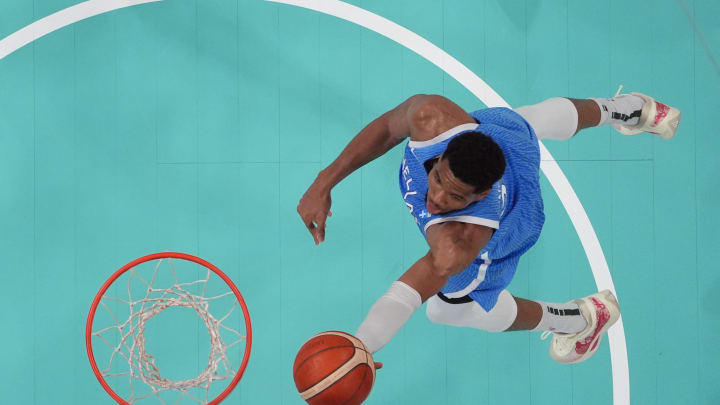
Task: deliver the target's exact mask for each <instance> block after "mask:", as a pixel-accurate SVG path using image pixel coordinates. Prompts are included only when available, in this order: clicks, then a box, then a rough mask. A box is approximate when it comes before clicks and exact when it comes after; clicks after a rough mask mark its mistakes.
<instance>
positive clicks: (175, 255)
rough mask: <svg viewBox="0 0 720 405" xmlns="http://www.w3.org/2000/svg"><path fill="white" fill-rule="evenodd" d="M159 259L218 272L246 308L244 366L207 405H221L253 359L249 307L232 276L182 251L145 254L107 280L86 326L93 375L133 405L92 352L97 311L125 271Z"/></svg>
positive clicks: (112, 393)
mask: <svg viewBox="0 0 720 405" xmlns="http://www.w3.org/2000/svg"><path fill="white" fill-rule="evenodd" d="M157 259H181V260H187V261H191V262H195V263H197V264H199V265H201V266H204V267H206V268H208V269H209V270H211V271H212V272H213V273H215V274H216V275H217V276H219V277H220V278H221V279H222V280H223V281H224V282H225V284H227V285H228V287H230V289H231V290H232V292H233V294H235V298H236V299H237V300H238V303H239V304H240V309H242V312H243V317H244V319H245V331H246V337H245V340H246V344H245V347H246V350H245V353H244V354H243V359H242V363H241V364H240V367H238V371H237V372H236V373H235V377H234V378H233V380H232V381H231V382H230V384H228V386H227V387H225V389H224V390H223V392H221V393H220V395H218V396H217V397H216V398H215V399H213V400H212V401H210V402H208V403H207V405H217V404H219V403H220V402H221V401H223V400H224V399H225V398H226V397H227V396H228V395H230V393H231V392H232V391H233V389H235V387H236V386H237V384H238V383H239V382H240V379H241V378H242V375H243V373H244V372H245V368H246V367H247V364H248V361H249V359H250V348H251V346H252V329H251V324H250V313H249V312H248V309H247V305H246V304H245V299H244V298H243V296H242V294H240V290H238V288H237V286H235V283H233V281H232V280H231V279H230V277H228V276H227V275H226V274H225V273H223V272H222V270H220V269H219V268H218V267H216V266H215V265H213V264H212V263H210V262H208V261H207V260H204V259H201V258H199V257H196V256H193V255H190V254H187V253H179V252H160V253H153V254H149V255H145V256H142V257H139V258H137V259H135V260H133V261H131V262H130V263H128V264H126V265H124V266H122V267H121V268H120V269H118V270H117V271H116V272H115V273H113V274H112V275H111V276H110V277H109V278H108V279H107V280H106V281H105V283H103V285H102V287H100V290H99V291H98V293H97V294H96V295H95V299H93V302H92V304H91V306H90V312H89V313H88V317H87V322H86V324H85V348H86V350H87V355H88V359H89V360H90V367H92V370H93V373H94V374H95V377H96V378H97V379H98V382H100V385H102V387H103V388H104V389H105V391H106V392H107V393H108V394H109V395H110V396H111V397H112V398H113V399H114V400H115V401H117V402H118V403H119V404H120V405H130V403H129V402H127V401H125V400H124V399H123V398H122V397H121V396H120V395H118V394H117V393H116V392H115V391H113V389H112V388H110V385H108V383H107V381H105V377H103V376H102V373H101V372H100V369H99V368H98V366H97V363H96V362H95V355H94V353H93V350H92V324H93V320H94V319H95V311H96V310H97V307H98V305H100V301H101V300H102V297H103V296H104V295H105V292H106V291H107V290H108V288H110V286H111V285H112V284H113V283H114V282H115V281H116V280H117V279H118V278H119V277H120V276H121V275H123V274H124V273H125V272H127V271H128V270H130V269H131V268H133V267H135V266H137V265H139V264H142V263H145V262H149V261H151V260H157Z"/></svg>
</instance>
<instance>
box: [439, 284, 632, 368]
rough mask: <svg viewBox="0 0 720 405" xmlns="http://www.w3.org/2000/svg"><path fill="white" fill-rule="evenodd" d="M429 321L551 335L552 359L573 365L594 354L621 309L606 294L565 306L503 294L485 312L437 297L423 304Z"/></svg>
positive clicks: (467, 302)
mask: <svg viewBox="0 0 720 405" xmlns="http://www.w3.org/2000/svg"><path fill="white" fill-rule="evenodd" d="M427 316H428V318H429V319H430V320H431V321H433V322H435V323H440V324H444V325H451V326H460V327H470V328H475V329H481V330H485V331H489V332H503V331H513V330H542V331H545V333H543V336H544V337H545V336H547V334H549V333H554V336H553V340H552V342H551V344H550V356H551V357H552V358H553V359H554V360H556V361H558V362H560V363H577V362H580V361H584V360H587V359H589V358H590V357H591V356H592V355H593V354H594V353H595V352H596V351H597V348H598V347H599V344H600V341H601V340H602V337H603V335H604V334H605V331H607V329H608V328H610V326H612V325H613V324H614V323H615V322H616V321H617V319H618V318H619V316H620V308H619V306H618V304H617V300H616V299H615V296H614V295H613V294H612V293H611V292H610V291H607V290H606V291H602V292H599V293H595V294H593V295H590V296H588V297H585V298H580V299H577V300H573V301H570V302H568V303H565V304H560V303H547V302H537V301H530V300H526V299H522V298H516V297H513V296H512V295H510V293H509V292H507V290H503V291H502V292H501V293H500V295H499V297H498V299H497V303H496V304H495V306H494V307H493V308H492V309H490V310H489V311H486V310H485V309H483V307H481V306H480V305H479V304H478V303H477V302H475V301H472V300H462V299H454V300H448V299H447V298H445V299H443V297H442V296H441V295H435V296H433V297H431V298H430V299H429V300H428V301H427ZM544 337H543V338H544Z"/></svg>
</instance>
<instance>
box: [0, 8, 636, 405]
mask: <svg viewBox="0 0 720 405" xmlns="http://www.w3.org/2000/svg"><path fill="white" fill-rule="evenodd" d="M157 1H163V0H114V1H113V0H88V1H86V2H83V3H79V4H76V5H74V6H71V7H68V8H66V9H64V10H61V11H58V12H56V13H54V14H51V15H49V16H47V17H44V18H42V19H40V20H38V21H35V22H34V23H32V24H30V25H28V26H26V27H24V28H22V29H20V30H18V31H16V32H14V33H12V34H10V35H8V36H7V37H5V38H3V39H2V40H0V60H1V59H3V58H4V57H6V56H7V55H9V54H11V53H13V52H15V51H16V50H18V49H20V48H22V47H23V46H25V45H27V44H29V43H31V42H33V41H35V40H36V39H38V38H41V37H43V36H45V35H47V34H49V33H51V32H53V31H56V30H58V29H60V28H63V27H65V26H68V25H70V24H73V23H76V22H78V21H80V20H83V19H85V18H90V17H93V16H96V15H98V14H103V13H106V12H109V11H113V10H117V9H120V8H124V7H130V6H135V5H139V4H144V3H151V2H157ZM266 1H270V2H276V3H283V4H287V5H292V6H298V7H303V8H307V9H310V10H314V11H317V12H320V13H324V14H328V15H332V16H335V17H337V18H341V19H343V20H346V21H349V22H352V23H354V24H357V25H360V26H362V27H364V28H367V29H369V30H371V31H374V32H377V33H378V34H380V35H383V36H385V37H387V38H389V39H391V40H393V41H395V42H397V43H399V44H400V45H403V46H405V47H406V48H408V49H410V50H412V51H413V52H415V53H417V54H418V55H420V56H422V57H423V58H425V59H426V60H428V61H429V62H431V63H433V64H434V65H436V66H437V67H439V68H440V69H442V70H443V71H444V72H445V73H447V74H448V75H450V76H451V77H453V78H454V79H455V80H457V81H458V82H459V83H460V84H462V85H463V86H464V87H465V88H467V89H468V90H469V91H470V92H472V93H473V94H474V95H475V96H476V97H477V98H478V99H479V100H480V101H482V102H483V103H484V104H485V105H487V106H488V107H510V105H509V104H508V103H507V102H506V101H505V100H504V99H503V98H502V97H500V95H499V94H497V93H496V92H495V91H494V90H493V89H492V88H491V87H490V86H489V85H488V84H487V83H485V81H483V80H482V79H480V78H479V77H478V76H477V75H475V74H474V73H473V72H472V71H471V70H470V69H468V68H467V67H465V66H464V65H463V64H462V63H460V62H459V61H458V60H457V59H455V58H453V57H452V56H450V55H449V54H447V53H446V52H445V51H443V50H442V49H440V48H438V47H437V46H435V45H434V44H432V43H431V42H430V41H428V40H426V39H424V38H422V37H421V36H419V35H417V34H416V33H414V32H412V31H410V30H408V29H407V28H405V27H402V26H400V25H398V24H396V23H394V22H392V21H390V20H388V19H386V18H383V17H381V16H379V15H377V14H373V13H371V12H369V11H367V10H364V9H362V8H359V7H356V6H353V5H350V4H347V3H344V2H342V1H337V0H305V1H302V0H266ZM540 153H541V163H540V168H541V169H542V171H543V173H544V174H545V176H546V177H547V178H548V180H549V181H550V184H551V185H552V187H553V189H554V190H555V192H556V193H557V195H558V197H559V198H560V201H561V202H562V204H563V206H564V207H565V210H566V211H567V213H568V215H569V217H570V220H571V221H572V223H573V226H574V227H575V230H576V232H577V234H578V237H579V238H580V242H581V244H582V246H583V248H584V249H585V254H586V255H587V258H588V261H589V263H590V268H591V270H592V272H593V277H594V278H595V284H596V285H597V288H598V289H599V290H602V289H610V290H612V291H613V292H614V293H615V286H614V284H613V281H612V276H611V275H610V271H609V268H608V265H607V261H606V259H605V255H604V253H603V251H602V247H601V246H600V241H599V240H598V238H597V235H596V234H595V230H594V229H593V227H592V224H591V223H590V219H589V218H588V216H587V213H586V212H585V209H584V208H583V206H582V204H581V203H580V200H579V199H578V197H577V195H576V194H575V190H573V188H572V186H571V185H570V182H569V181H568V180H567V177H565V174H564V173H563V172H562V170H561V169H560V166H559V165H558V164H557V162H556V161H555V159H554V158H553V157H552V155H551V154H550V152H549V151H548V150H547V148H545V146H544V145H543V144H542V142H541V143H540ZM615 295H616V296H617V293H615ZM608 338H609V342H610V359H611V362H612V379H613V401H614V403H615V404H616V405H625V404H629V403H630V374H629V369H628V359H627V345H626V341H625V331H624V327H623V323H622V317H621V318H620V319H619V320H618V322H617V324H616V325H615V326H613V327H612V328H611V329H610V330H609V331H608Z"/></svg>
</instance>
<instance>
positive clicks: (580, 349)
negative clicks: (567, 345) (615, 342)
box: [575, 298, 610, 356]
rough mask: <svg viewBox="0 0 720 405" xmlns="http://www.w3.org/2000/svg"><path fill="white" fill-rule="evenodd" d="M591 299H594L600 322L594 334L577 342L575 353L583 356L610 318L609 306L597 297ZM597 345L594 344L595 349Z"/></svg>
mask: <svg viewBox="0 0 720 405" xmlns="http://www.w3.org/2000/svg"><path fill="white" fill-rule="evenodd" d="M590 300H592V302H593V304H595V310H596V311H597V319H598V322H597V325H596V326H595V331H594V332H593V333H592V335H590V336H588V337H586V338H585V339H583V340H582V341H578V342H575V353H577V354H579V355H581V356H582V355H583V354H585V353H586V352H587V351H588V349H589V348H590V345H591V344H592V343H593V341H594V340H595V338H597V336H598V334H600V331H601V330H602V328H603V326H605V324H606V323H607V322H608V321H609V320H610V311H608V309H607V307H605V304H603V303H602V302H601V301H600V300H598V299H597V298H590ZM596 347H597V345H594V346H593V349H595V348H596Z"/></svg>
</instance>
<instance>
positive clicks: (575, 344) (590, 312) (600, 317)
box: [542, 290, 620, 363]
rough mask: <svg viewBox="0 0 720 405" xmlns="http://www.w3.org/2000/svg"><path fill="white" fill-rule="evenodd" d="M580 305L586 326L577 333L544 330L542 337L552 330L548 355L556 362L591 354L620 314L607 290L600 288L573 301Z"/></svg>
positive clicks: (578, 358) (584, 358)
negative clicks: (599, 290) (596, 291)
mask: <svg viewBox="0 0 720 405" xmlns="http://www.w3.org/2000/svg"><path fill="white" fill-rule="evenodd" d="M573 302H574V303H576V304H577V305H578V306H579V307H580V314H581V315H582V316H583V318H585V320H586V321H587V324H588V326H587V327H586V328H585V329H584V330H582V331H580V332H577V333H559V332H551V331H546V332H544V333H543V334H542V339H543V340H544V339H546V338H547V336H548V335H549V334H550V333H552V334H553V339H552V342H550V357H552V358H553V360H555V361H557V362H558V363H579V362H581V361H585V360H587V359H589V358H590V357H592V355H593V354H595V352H596V351H597V349H598V347H599V346H600V342H601V341H602V337H603V335H604V334H605V331H606V330H608V328H610V327H611V326H612V325H613V324H614V323H615V322H616V321H617V320H618V318H619V317H620V306H619V305H618V302H617V299H616V298H615V296H614V295H613V293H612V292H610V290H605V291H601V292H598V293H595V294H593V295H590V296H588V297H585V298H580V299H578V300H574V301H573Z"/></svg>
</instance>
